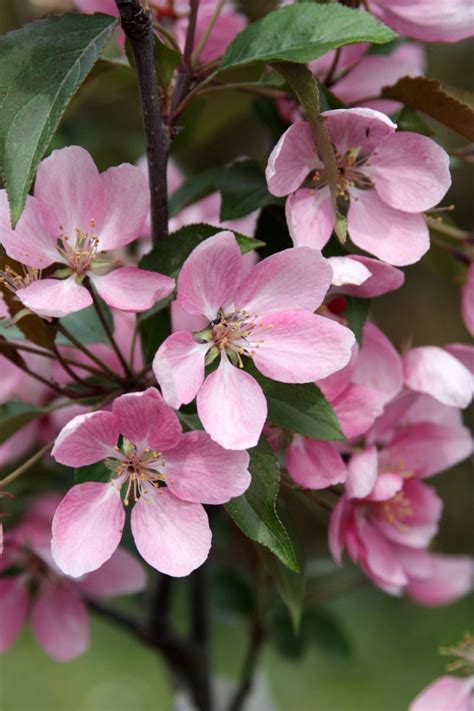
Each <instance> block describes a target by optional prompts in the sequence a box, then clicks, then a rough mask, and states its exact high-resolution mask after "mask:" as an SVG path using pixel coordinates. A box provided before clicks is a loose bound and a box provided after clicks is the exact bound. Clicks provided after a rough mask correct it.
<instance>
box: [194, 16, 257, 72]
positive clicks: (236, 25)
mask: <svg viewBox="0 0 474 711" xmlns="http://www.w3.org/2000/svg"><path fill="white" fill-rule="evenodd" d="M214 9H215V8H214V6H213V4H209V3H208V4H207V6H206V4H205V3H203V4H202V5H201V7H200V9H199V13H198V22H197V27H196V39H195V45H197V43H198V42H199V40H200V39H201V37H202V34H203V33H204V31H205V30H206V28H207V27H208V25H209V22H210V20H211V18H212V16H213V14H214ZM185 22H186V26H187V20H186V21H185ZM246 24H247V20H246V18H245V17H244V16H243V15H241V14H240V13H237V12H234V11H233V10H232V9H231V8H229V10H228V11H227V12H225V10H224V11H223V12H222V13H221V14H220V15H219V17H218V18H217V20H216V21H215V24H214V27H213V28H212V31H211V33H210V35H209V37H208V39H207V41H206V43H205V44H204V47H203V49H202V52H201V54H200V55H199V61H200V62H201V63H202V64H207V63H208V62H213V61H215V60H216V59H218V58H219V57H220V56H221V55H222V54H224V51H225V49H226V48H227V46H228V45H229V44H230V43H231V42H232V40H233V39H234V37H235V36H236V35H238V33H239V32H241V30H243V29H244V27H245V25H246Z"/></svg>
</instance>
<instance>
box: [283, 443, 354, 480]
mask: <svg viewBox="0 0 474 711" xmlns="http://www.w3.org/2000/svg"><path fill="white" fill-rule="evenodd" d="M285 466H286V468H287V469H288V473H289V474H290V476H291V478H292V479H293V480H294V481H296V483H297V484H300V486H303V487H304V488H305V489H326V488H327V487H328V486H332V485H333V484H342V483H343V482H344V481H345V479H346V465H345V464H344V462H343V460H342V457H341V455H340V454H339V452H338V451H337V449H335V447H334V445H332V444H330V443H329V442H319V441H317V440H314V439H308V438H307V437H301V436H300V435H295V436H294V437H293V441H292V443H291V444H290V445H289V447H288V449H287V450H286V455H285Z"/></svg>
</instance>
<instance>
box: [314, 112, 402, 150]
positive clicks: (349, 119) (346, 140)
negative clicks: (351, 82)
mask: <svg viewBox="0 0 474 711" xmlns="http://www.w3.org/2000/svg"><path fill="white" fill-rule="evenodd" d="M323 116H324V117H325V119H326V127H327V129H328V133H329V136H330V137H331V140H332V142H333V144H334V145H335V146H336V148H337V151H338V152H339V153H341V155H342V154H344V153H345V152H346V151H348V150H353V149H354V148H362V149H363V152H364V153H365V154H367V153H368V152H370V151H371V150H373V148H375V147H378V146H379V145H380V142H381V141H382V140H383V139H385V138H386V137H387V136H389V135H390V134H392V133H394V132H395V129H396V128H397V125H396V124H395V123H393V121H391V120H390V119H389V118H388V116H385V114H382V113H380V111H374V110H373V109H364V108H356V109H334V110H331V111H325V112H324V113H323Z"/></svg>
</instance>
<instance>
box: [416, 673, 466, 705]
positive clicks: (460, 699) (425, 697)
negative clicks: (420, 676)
mask: <svg viewBox="0 0 474 711" xmlns="http://www.w3.org/2000/svg"><path fill="white" fill-rule="evenodd" d="M473 688H474V683H473V679H472V677H468V678H465V677H459V676H440V677H439V679H436V680H435V681H433V682H432V683H431V684H430V685H429V686H427V687H426V689H423V691H422V692H421V693H419V694H418V696H417V697H416V698H415V699H414V700H413V701H412V702H411V704H410V706H409V709H408V711H472V704H471V701H472V691H473Z"/></svg>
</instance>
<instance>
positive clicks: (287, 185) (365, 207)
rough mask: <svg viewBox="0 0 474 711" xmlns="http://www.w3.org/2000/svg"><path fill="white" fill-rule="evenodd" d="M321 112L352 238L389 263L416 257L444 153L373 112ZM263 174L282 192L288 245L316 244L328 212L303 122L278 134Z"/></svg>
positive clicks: (442, 177) (445, 163) (444, 169)
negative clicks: (290, 239) (332, 151)
mask: <svg viewBox="0 0 474 711" xmlns="http://www.w3.org/2000/svg"><path fill="white" fill-rule="evenodd" d="M323 115H324V116H325V118H326V126H327V130H328V133H329V136H330V138H331V140H332V142H333V144H334V147H335V150H336V160H337V165H338V175H339V178H338V187H339V191H340V200H342V201H343V202H344V205H345V207H344V209H347V223H348V231H349V235H350V237H351V239H352V241H353V242H354V244H356V245H357V246H358V247H360V248H361V249H364V250H365V251H367V252H369V253H371V254H374V255H375V256H376V257H378V258H379V259H382V260H383V261H385V262H388V263H389V264H393V265H396V266H403V265H407V264H412V263H414V262H416V261H418V260H419V259H420V258H421V257H422V256H423V254H424V253H425V252H426V251H427V249H428V247H429V233H428V227H427V225H426V223H425V219H424V217H423V214H422V213H423V211H424V210H428V209H429V208H431V207H434V205H436V204H437V203H438V202H439V201H440V200H441V198H442V197H443V196H444V195H445V193H446V191H447V190H448V188H449V186H450V183H451V178H450V173H449V157H448V154H447V153H446V151H444V150H443V149H442V148H441V147H440V146H438V145H437V144H436V143H435V142H434V141H432V140H431V139H430V138H427V137H426V136H420V135H419V134H417V133H411V132H409V131H403V132H396V124H394V123H393V122H392V121H391V120H390V119H389V118H387V117H386V116H385V115H384V114H382V113H380V112H378V111H374V110H373V109H365V108H361V109H336V110H334V111H326V112H325V113H324V114H323ZM266 175H267V183H268V189H269V191H270V192H271V193H272V194H273V195H277V196H284V195H289V197H288V200H287V202H286V217H287V222H288V228H289V231H290V235H291V237H292V239H293V242H294V244H295V245H296V246H302V245H306V246H310V247H314V248H317V249H321V248H322V247H324V245H325V244H326V243H327V241H328V239H329V237H330V236H331V233H332V231H333V228H334V225H335V215H334V211H333V208H332V204H331V196H330V192H329V186H328V184H327V179H326V174H325V170H324V166H323V164H322V162H321V160H320V158H319V155H318V151H317V146H316V144H315V139H314V135H313V131H312V128H311V126H310V124H309V123H306V122H304V121H300V122H297V123H295V124H293V125H292V126H290V128H289V129H288V130H287V131H286V132H285V133H284V134H283V136H282V137H281V138H280V140H279V141H278V143H277V145H276V146H275V148H274V149H273V151H272V153H271V155H270V158H269V161H268V165H267V171H266Z"/></svg>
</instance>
